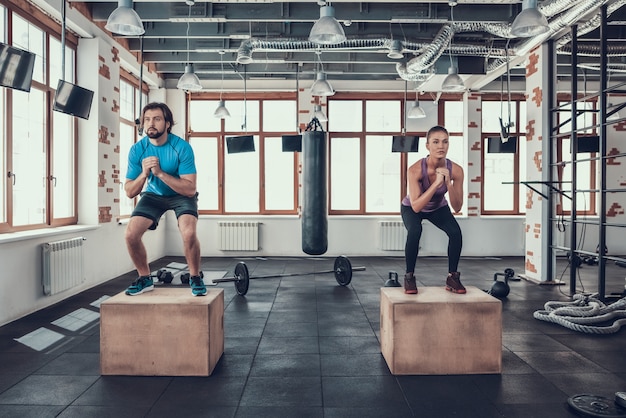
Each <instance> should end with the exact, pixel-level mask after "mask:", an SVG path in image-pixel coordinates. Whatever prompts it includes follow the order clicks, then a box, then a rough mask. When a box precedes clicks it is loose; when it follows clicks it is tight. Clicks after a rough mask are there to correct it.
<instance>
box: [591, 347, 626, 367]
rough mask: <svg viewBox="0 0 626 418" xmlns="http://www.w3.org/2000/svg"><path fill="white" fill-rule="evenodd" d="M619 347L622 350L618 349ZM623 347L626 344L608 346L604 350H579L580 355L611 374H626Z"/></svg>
mask: <svg viewBox="0 0 626 418" xmlns="http://www.w3.org/2000/svg"><path fill="white" fill-rule="evenodd" d="M619 347H622V349H618V348H619ZM623 347H626V344H622V345H617V346H616V345H614V344H610V345H608V346H607V347H605V349H604V350H597V351H587V350H581V351H580V355H581V356H583V357H585V358H587V359H589V360H591V361H593V362H594V363H596V364H598V365H599V366H601V367H603V368H604V369H606V370H608V371H610V372H612V373H626V356H624V350H623ZM609 349H610V350H609Z"/></svg>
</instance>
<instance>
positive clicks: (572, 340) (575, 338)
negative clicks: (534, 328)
mask: <svg viewBox="0 0 626 418" xmlns="http://www.w3.org/2000/svg"><path fill="white" fill-rule="evenodd" d="M552 338H554V339H555V340H557V341H559V342H560V343H561V344H563V345H565V346H567V347H569V348H570V349H572V350H576V351H579V352H583V351H616V348H617V347H626V332H621V333H613V334H587V333H583V332H577V333H571V334H566V335H554V336H552ZM607 355H609V356H610V354H607Z"/></svg>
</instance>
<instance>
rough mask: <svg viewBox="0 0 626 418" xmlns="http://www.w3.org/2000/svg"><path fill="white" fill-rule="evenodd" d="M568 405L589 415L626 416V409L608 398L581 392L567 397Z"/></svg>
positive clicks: (603, 416)
mask: <svg viewBox="0 0 626 418" xmlns="http://www.w3.org/2000/svg"><path fill="white" fill-rule="evenodd" d="M567 403H568V405H569V406H570V407H571V408H572V409H574V410H575V411H576V412H578V413H580V414H582V415H583V416H588V417H602V418H626V409H624V408H621V407H619V406H617V405H615V403H614V402H613V401H612V400H610V399H607V398H604V397H602V396H596V395H589V394H581V395H574V396H572V397H570V398H568V399H567Z"/></svg>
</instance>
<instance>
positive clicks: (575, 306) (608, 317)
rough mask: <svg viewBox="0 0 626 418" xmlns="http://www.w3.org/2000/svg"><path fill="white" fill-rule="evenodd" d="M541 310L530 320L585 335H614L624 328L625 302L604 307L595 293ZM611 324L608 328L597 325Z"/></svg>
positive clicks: (578, 296) (623, 299)
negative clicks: (548, 323)
mask: <svg viewBox="0 0 626 418" xmlns="http://www.w3.org/2000/svg"><path fill="white" fill-rule="evenodd" d="M544 308H545V309H544V310H539V311H536V312H535V313H534V314H533V317H534V318H535V319H538V320H540V321H546V322H553V323H555V324H559V325H561V326H564V327H566V328H569V329H572V330H574V331H579V332H585V333H588V334H613V333H616V332H617V331H619V330H620V328H621V326H622V325H626V298H622V299H620V300H618V301H617V302H615V303H612V304H610V305H606V304H604V302H602V301H601V300H599V299H598V298H597V293H596V294H593V295H581V294H577V295H574V300H573V301H572V302H554V301H553V302H547V303H546V304H545V305H544ZM616 318H620V319H617V320H615V319H616ZM612 320H613V324H611V325H600V324H606V323H608V322H609V321H612Z"/></svg>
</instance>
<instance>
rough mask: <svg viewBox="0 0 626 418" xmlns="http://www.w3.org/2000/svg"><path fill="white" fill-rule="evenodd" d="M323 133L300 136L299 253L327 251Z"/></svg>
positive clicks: (304, 133)
mask: <svg viewBox="0 0 626 418" xmlns="http://www.w3.org/2000/svg"><path fill="white" fill-rule="evenodd" d="M326 148H327V147H326V133H325V132H324V131H305V132H303V133H302V159H303V162H302V251H304V252H305V253H307V254H310V255H320V254H324V253H325V252H326V250H327V249H328V218H327V217H326V214H327V213H328V210H327V206H328V203H327V200H328V198H327V192H326V154H327V152H326Z"/></svg>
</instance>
